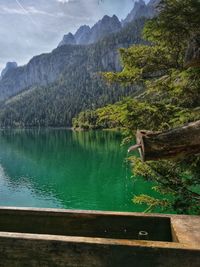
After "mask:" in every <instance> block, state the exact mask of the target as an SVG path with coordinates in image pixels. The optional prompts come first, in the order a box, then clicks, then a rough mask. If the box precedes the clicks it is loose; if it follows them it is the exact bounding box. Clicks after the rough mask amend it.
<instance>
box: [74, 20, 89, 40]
mask: <svg viewBox="0 0 200 267" xmlns="http://www.w3.org/2000/svg"><path fill="white" fill-rule="evenodd" d="M90 34H91V29H90V27H89V26H87V25H83V26H81V27H80V28H79V29H78V30H77V32H76V33H75V35H74V37H75V40H76V44H79V45H80V44H82V45H86V44H88V40H89V38H90Z"/></svg>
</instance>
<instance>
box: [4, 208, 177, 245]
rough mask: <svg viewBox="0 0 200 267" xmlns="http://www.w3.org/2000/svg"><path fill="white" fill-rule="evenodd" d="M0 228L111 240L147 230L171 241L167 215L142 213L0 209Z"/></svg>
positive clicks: (157, 238) (135, 236)
mask: <svg viewBox="0 0 200 267" xmlns="http://www.w3.org/2000/svg"><path fill="white" fill-rule="evenodd" d="M0 231H3V232H22V233H37V234H53V235H66V236H84V237H102V238H115V239H138V234H139V232H140V231H147V232H148V234H149V239H150V240H155V241H171V240H172V238H171V228H170V218H169V217H158V216H143V215H142V214H140V216H136V215H133V214H132V216H130V215H121V216H120V215H119V214H117V213H116V214H109V213H107V214H103V213H89V212H87V213H86V212H73V211H67V212H56V211H54V212H52V211H51V212H50V211H44V210H42V211H40V210H20V209H16V210H15V209H0Z"/></svg>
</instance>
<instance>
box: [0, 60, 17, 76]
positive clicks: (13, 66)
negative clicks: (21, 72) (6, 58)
mask: <svg viewBox="0 0 200 267" xmlns="http://www.w3.org/2000/svg"><path fill="white" fill-rule="evenodd" d="M16 68H17V63H16V62H7V64H6V67H5V68H4V69H3V70H2V72H1V76H0V78H3V76H5V75H6V73H8V72H9V71H10V70H13V69H16Z"/></svg>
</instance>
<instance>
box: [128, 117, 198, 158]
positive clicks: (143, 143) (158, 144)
mask: <svg viewBox="0 0 200 267" xmlns="http://www.w3.org/2000/svg"><path fill="white" fill-rule="evenodd" d="M136 138H137V146H138V147H139V150H140V155H141V157H142V159H143V161H148V160H159V159H170V158H183V157H186V156H190V155H196V154H200V121H196V122H193V123H190V124H188V125H185V126H183V127H180V128H175V129H172V130H169V131H166V132H149V131H138V132H137V136H136ZM135 148H137V147H135ZM133 149H134V147H132V148H130V151H131V150H133Z"/></svg>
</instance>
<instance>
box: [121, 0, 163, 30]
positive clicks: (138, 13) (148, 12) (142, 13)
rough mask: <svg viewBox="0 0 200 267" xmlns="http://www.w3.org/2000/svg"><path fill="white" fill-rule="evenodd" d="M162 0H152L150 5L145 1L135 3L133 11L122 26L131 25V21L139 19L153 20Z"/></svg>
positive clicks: (140, 0)
mask: <svg viewBox="0 0 200 267" xmlns="http://www.w3.org/2000/svg"><path fill="white" fill-rule="evenodd" d="M159 1H160V0H152V1H150V2H149V4H148V5H146V3H145V2H144V1H143V0H139V1H137V2H135V4H134V7H133V9H132V10H131V12H130V13H129V14H128V16H127V17H126V18H125V20H123V21H122V25H123V26H125V25H126V24H128V23H130V22H131V21H134V20H137V19H138V18H141V17H144V18H152V17H154V15H155V9H156V6H157V4H158V2H159Z"/></svg>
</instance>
